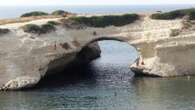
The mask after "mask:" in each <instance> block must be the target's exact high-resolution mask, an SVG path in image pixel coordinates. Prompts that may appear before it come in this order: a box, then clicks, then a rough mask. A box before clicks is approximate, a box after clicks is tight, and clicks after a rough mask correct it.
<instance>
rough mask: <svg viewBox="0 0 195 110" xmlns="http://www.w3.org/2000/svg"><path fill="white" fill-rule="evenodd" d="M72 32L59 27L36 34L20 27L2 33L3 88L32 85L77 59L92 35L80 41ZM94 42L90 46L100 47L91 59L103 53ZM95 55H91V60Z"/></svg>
mask: <svg viewBox="0 0 195 110" xmlns="http://www.w3.org/2000/svg"><path fill="white" fill-rule="evenodd" d="M75 31H76V30H75ZM72 33H74V34H75V32H74V31H71V32H69V31H67V30H66V29H64V28H59V29H58V30H57V31H56V32H53V33H48V34H43V35H35V34H29V33H24V32H23V31H22V30H20V29H18V30H12V32H10V33H9V34H5V35H3V36H1V37H0V46H1V47H0V60H1V62H0V77H1V80H0V88H1V90H8V89H9V90H10V89H11V90H16V89H21V88H26V87H32V86H34V85H36V84H37V83H38V82H39V81H40V79H41V78H42V77H43V76H45V75H47V74H53V73H52V72H48V71H52V70H55V69H58V70H60V69H62V70H63V68H65V67H66V65H67V64H68V63H69V62H72V61H73V60H75V58H76V57H77V54H78V53H79V51H80V50H81V48H82V46H83V45H84V44H85V42H88V41H89V40H90V39H91V38H90V37H89V36H85V38H83V41H79V40H76V37H74V36H72ZM78 37H80V36H79V35H78ZM81 37H82V36H81ZM93 45H95V46H89V48H90V49H91V50H93V49H94V51H97V52H95V54H97V55H95V54H94V55H95V56H94V57H92V59H94V58H97V56H99V54H100V53H99V52H100V50H99V46H98V44H97V43H95V44H93ZM92 59H91V56H90V60H92ZM46 73H47V74H46ZM55 74H57V73H55Z"/></svg>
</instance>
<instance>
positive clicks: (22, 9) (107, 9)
mask: <svg viewBox="0 0 195 110" xmlns="http://www.w3.org/2000/svg"><path fill="white" fill-rule="evenodd" d="M192 7H195V4H180V5H122V6H120V5H118V6H117V5H116V6H1V7H0V19H3V18H15V17H19V16H20V15H21V14H23V13H26V12H30V11H45V12H52V11H54V10H58V9H63V10H66V11H69V12H74V13H136V12H155V11H159V10H161V11H170V10H175V9H181V8H192Z"/></svg>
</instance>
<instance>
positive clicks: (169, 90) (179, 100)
mask: <svg viewBox="0 0 195 110" xmlns="http://www.w3.org/2000/svg"><path fill="white" fill-rule="evenodd" d="M100 45H101V49H102V50H103V52H102V57H101V58H99V59H97V60H95V61H93V62H92V63H91V64H90V65H88V66H86V67H85V68H84V67H83V68H82V69H74V71H73V70H72V71H66V72H64V75H63V76H55V77H52V78H48V79H47V80H48V81H46V82H42V83H41V84H40V85H39V87H37V88H34V89H30V90H27V91H15V92H1V93H0V110H194V108H195V97H194V96H195V87H194V85H195V78H194V77H191V78H186V77H180V78H134V77H133V75H134V74H133V73H132V72H131V71H130V69H129V68H128V65H129V64H130V63H132V62H133V61H134V59H135V58H136V56H137V54H136V51H135V49H134V48H133V47H130V46H129V45H128V44H126V43H120V42H116V41H112V42H110V41H102V42H101V43H100ZM67 74H72V76H67ZM78 74H82V75H81V76H79V75H78Z"/></svg>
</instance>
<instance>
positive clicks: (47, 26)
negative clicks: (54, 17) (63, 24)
mask: <svg viewBox="0 0 195 110" xmlns="http://www.w3.org/2000/svg"><path fill="white" fill-rule="evenodd" d="M55 30H56V28H55V26H54V25H52V24H49V23H47V24H43V25H42V26H41V33H49V32H52V31H55Z"/></svg>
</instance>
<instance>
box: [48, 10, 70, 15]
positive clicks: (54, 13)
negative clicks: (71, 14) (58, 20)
mask: <svg viewBox="0 0 195 110" xmlns="http://www.w3.org/2000/svg"><path fill="white" fill-rule="evenodd" d="M65 13H67V12H65V11H64V10H56V11H54V12H52V13H51V14H52V15H64V14H65Z"/></svg>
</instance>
